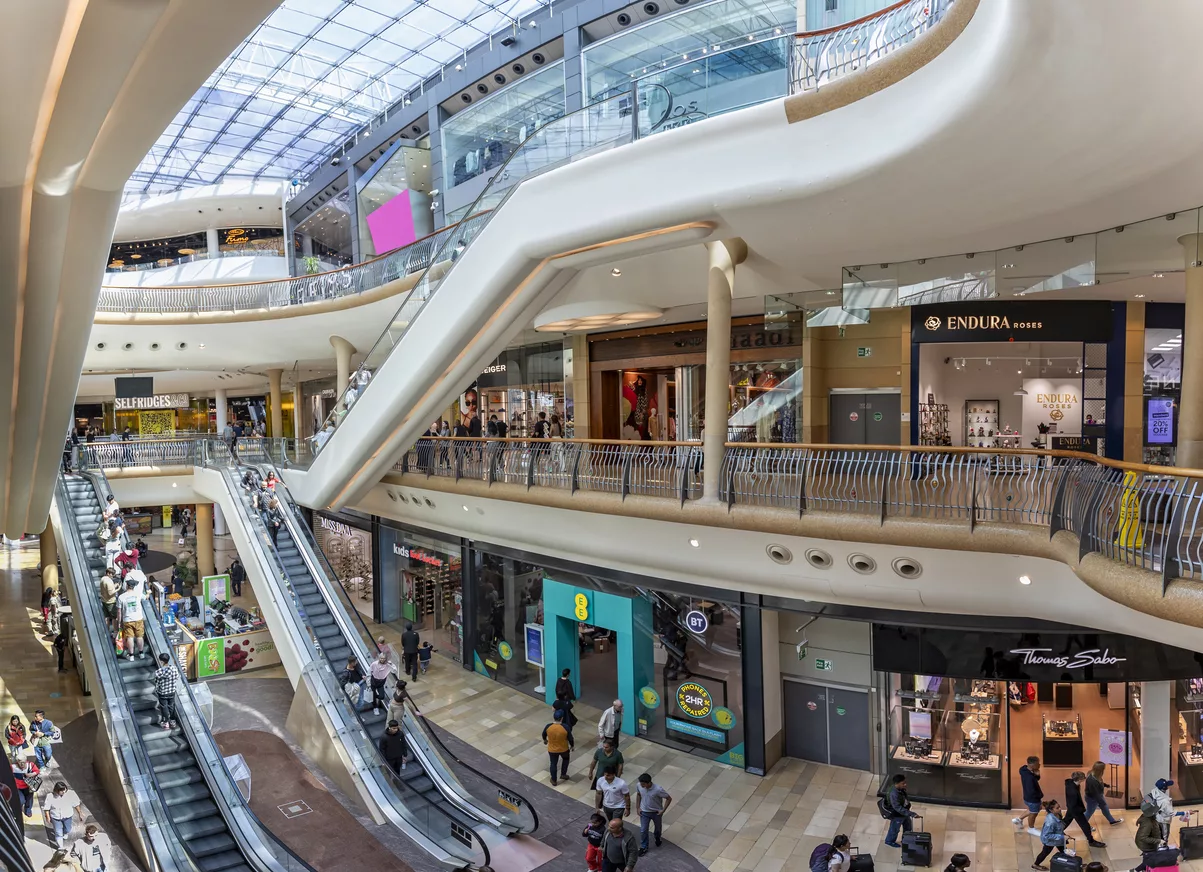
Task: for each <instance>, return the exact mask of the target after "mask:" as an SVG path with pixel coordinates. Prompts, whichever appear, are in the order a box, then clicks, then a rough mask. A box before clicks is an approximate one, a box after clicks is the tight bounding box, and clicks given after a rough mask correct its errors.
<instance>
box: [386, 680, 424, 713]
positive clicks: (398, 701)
mask: <svg viewBox="0 0 1203 872" xmlns="http://www.w3.org/2000/svg"><path fill="white" fill-rule="evenodd" d="M407 699H409V694H408V693H406V692H405V682H404V681H402V680H401V679H399V678H398V679H397V683H396V684H394V685H393V698H392V700H391V701H390V702H389V704H388V711H387V712H385V715H384V719H385V721H396V722H397V723H401V721H402V720H404V716H405V700H407ZM409 701H410V703H412V702H413V700H412V699H411V700H409ZM414 710H415V711H417V707H416V706H415V708H414Z"/></svg>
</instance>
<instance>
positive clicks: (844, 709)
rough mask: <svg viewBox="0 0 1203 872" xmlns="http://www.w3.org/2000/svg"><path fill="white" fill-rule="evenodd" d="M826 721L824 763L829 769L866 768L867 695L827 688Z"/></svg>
mask: <svg viewBox="0 0 1203 872" xmlns="http://www.w3.org/2000/svg"><path fill="white" fill-rule="evenodd" d="M826 690H827V700H828V703H827V722H828V728H829V742H828V744H829V746H830V747H829V753H830V755H831V759H830V760H829V761H828V762H830V763H831V765H832V766H844V767H846V768H848V769H864V770H865V771H868V770H869V769H870V765H871V764H870V747H869V694H867V693H865V692H864V691H860V690H845V689H843V688H836V687H829V688H827V689H826Z"/></svg>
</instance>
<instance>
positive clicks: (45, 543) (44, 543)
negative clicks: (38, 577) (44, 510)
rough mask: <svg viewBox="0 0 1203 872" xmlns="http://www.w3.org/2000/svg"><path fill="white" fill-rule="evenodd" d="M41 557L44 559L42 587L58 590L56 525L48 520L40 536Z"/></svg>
mask: <svg viewBox="0 0 1203 872" xmlns="http://www.w3.org/2000/svg"><path fill="white" fill-rule="evenodd" d="M38 538H39V542H38V546H39V550H40V552H41V553H40V555H39V556H40V559H41V561H42V589H43V590H45V589H46V588H48V587H52V588H54V589H55V590H58V546H57V544H56V543H55V541H54V527H52V526H50V521H49V520H47V521H46V529H45V530H43V531H42V534H41V536H39V537H38Z"/></svg>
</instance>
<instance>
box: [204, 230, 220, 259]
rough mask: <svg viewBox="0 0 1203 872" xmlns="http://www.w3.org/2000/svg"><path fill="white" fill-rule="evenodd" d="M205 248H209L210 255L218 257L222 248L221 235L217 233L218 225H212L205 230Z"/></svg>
mask: <svg viewBox="0 0 1203 872" xmlns="http://www.w3.org/2000/svg"><path fill="white" fill-rule="evenodd" d="M205 248H207V249H208V250H209V257H217V256H218V255H217V252H219V251H220V250H221V237H220V235H218V233H217V228H216V227H210V228H209V229H208V230H206V231H205Z"/></svg>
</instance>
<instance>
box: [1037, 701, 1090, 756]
mask: <svg viewBox="0 0 1203 872" xmlns="http://www.w3.org/2000/svg"><path fill="white" fill-rule="evenodd" d="M1040 722H1041V735H1042V736H1043V738H1044V743H1043V747H1044V754H1043V755H1042V756H1043V759H1044V763H1045V764H1046V765H1048V766H1081V765H1082V760H1083V750H1084V749H1083V745H1082V716H1081V715H1079V714H1073V715H1067V716H1065V717H1064V718H1062V717H1059V716H1057V717H1054V718H1052V719H1051V720H1050V719H1049V717H1048V715H1047V714H1042V715H1041V716H1040Z"/></svg>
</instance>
